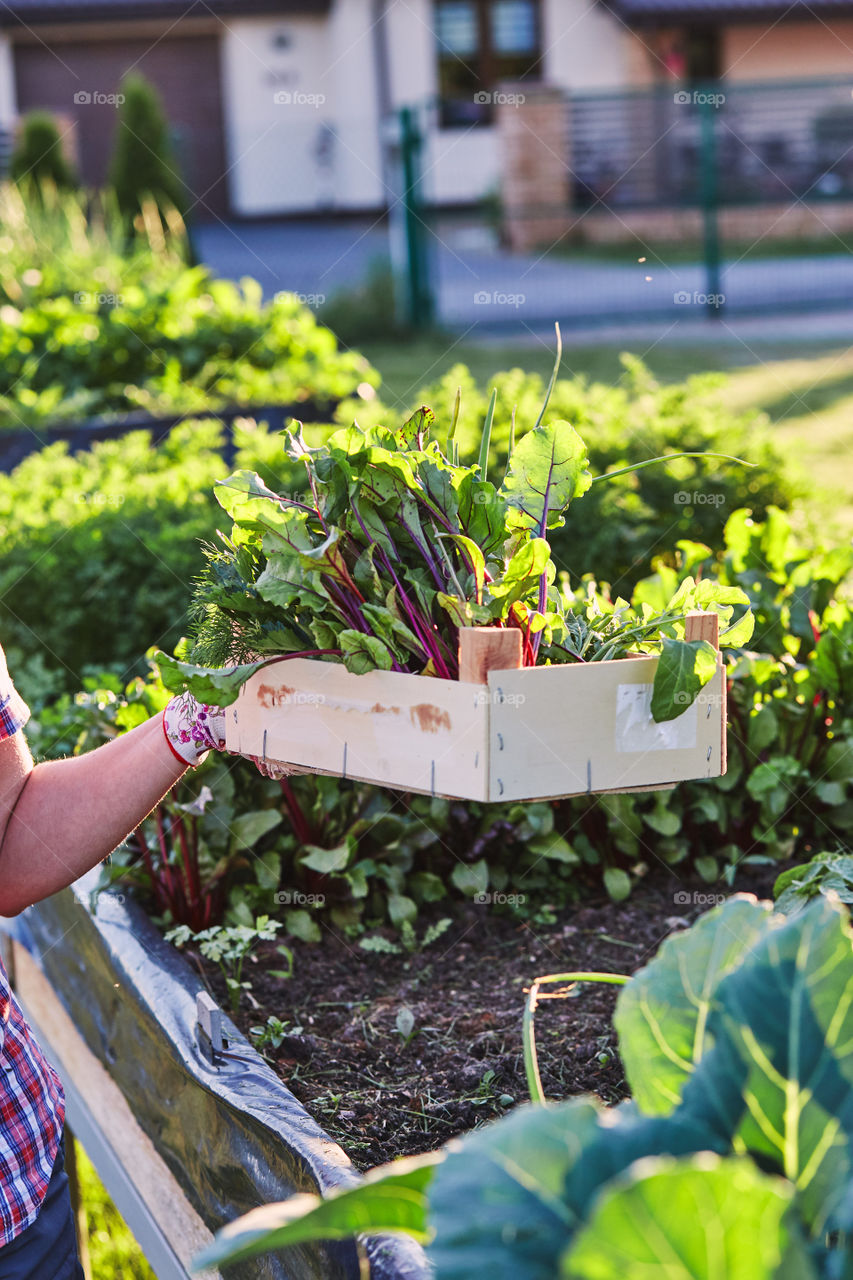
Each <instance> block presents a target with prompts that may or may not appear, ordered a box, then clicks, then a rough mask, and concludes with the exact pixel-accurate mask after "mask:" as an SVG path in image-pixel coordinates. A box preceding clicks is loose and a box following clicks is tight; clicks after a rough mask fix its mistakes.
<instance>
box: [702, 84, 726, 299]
mask: <svg viewBox="0 0 853 1280" xmlns="http://www.w3.org/2000/svg"><path fill="white" fill-rule="evenodd" d="M714 98H715V95H714V94H712V93H702V94H700V96H699V100H698V103H697V105H698V107H699V124H700V139H701V146H700V152H699V156H700V159H699V163H700V165H701V175H700V181H701V196H702V229H703V239H704V249H705V294H706V296H707V299H708V300H707V302H706V303H705V306H706V308H707V310H708V314H709V315H712V316H721V315H722V312H723V303H722V301H720V299H721V298H722V290H721V288H720V228H719V218H718V211H719V194H718V191H717V148H716V136H715V133H714V111H715V110H716V107H715V104H714Z"/></svg>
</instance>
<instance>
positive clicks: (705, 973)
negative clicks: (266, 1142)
mask: <svg viewBox="0 0 853 1280" xmlns="http://www.w3.org/2000/svg"><path fill="white" fill-rule="evenodd" d="M851 941H853V939H851V930H850V921H849V917H848V913H847V909H846V908H845V907H844V906H842V905H841V904H840V903H839V902H838V901H837V900H836V901H832V900H828V899H826V898H821V899H820V901H818V902H815V903H812V904H811V905H810V906H808V907H807V908H806V909H805V910H802V911H800V912H799V913H798V914H796V915H794V916H792V917H790V918H788V919H786V918H785V917H784V916H781V915H776V914H773V913H772V912H771V909H770V907H769V905H768V904H767V903H760V902H757V901H755V899H754V898H750V897H745V896H739V897H736V898H732V899H730V900H729V901H728V902H726V903H724V904H723V905H722V906H719V907H717V908H715V909H714V910H713V911H710V912H708V914H707V915H704V916H703V917H701V918H700V920H699V921H698V922H697V923H696V924H695V925H694V926H693V927H692V928H691V929H690V930H689V931H687V932H685V933H680V934H677V935H675V936H673V937H671V938H669V939H668V940H667V941H666V942H665V943H664V945H663V946H662V947H661V949H660V951H659V953H658V955H657V956H656V957H655V958H654V960H652V962H651V963H650V964H649V965H647V966H646V967H645V968H644V969H641V970H640V971H639V972H637V973H636V974H634V976H633V977H632V978H630V979H628V980H626V981H625V985H624V986H623V989H622V991H621V993H620V997H619V1001H618V1004H617V1008H616V1017H615V1023H616V1029H617V1031H618V1033H619V1048H620V1054H621V1057H622V1060H623V1062H624V1065H625V1071H626V1074H627V1077H628V1082H629V1084H630V1086H631V1089H632V1093H633V1099H632V1100H631V1101H630V1102H627V1103H624V1104H622V1105H620V1106H618V1107H615V1108H612V1109H610V1110H608V1109H605V1108H603V1107H602V1106H601V1105H600V1104H599V1102H598V1101H597V1099H594V1098H576V1099H573V1100H571V1101H569V1102H564V1103H560V1104H558V1105H546V1106H542V1105H535V1106H528V1107H522V1108H519V1109H517V1110H516V1111H514V1112H513V1113H512V1114H511V1115H509V1116H507V1117H505V1118H502V1119H500V1120H498V1121H496V1122H495V1123H493V1124H489V1125H486V1126H484V1127H482V1128H480V1129H477V1130H476V1131H475V1132H473V1133H471V1134H468V1135H467V1136H466V1137H465V1138H464V1139H463V1140H462V1141H461V1142H460V1141H455V1142H453V1143H451V1144H449V1145H448V1146H447V1147H445V1148H442V1149H441V1150H439V1151H437V1152H432V1153H430V1154H428V1155H426V1156H417V1157H414V1158H411V1159H405V1160H398V1161H394V1162H393V1163H391V1164H389V1165H385V1166H383V1167H382V1168H379V1169H376V1170H374V1171H373V1172H371V1173H370V1174H368V1175H367V1177H365V1178H364V1179H363V1180H362V1181H361V1182H360V1183H359V1184H358V1185H356V1186H354V1187H350V1188H344V1189H341V1190H338V1191H335V1192H332V1193H331V1194H330V1195H329V1196H328V1197H327V1198H325V1199H321V1198H320V1197H318V1196H304V1195H303V1196H297V1197H295V1198H294V1199H292V1200H289V1201H285V1202H284V1203H281V1204H271V1205H268V1206H265V1207H263V1208H260V1209H255V1210H253V1211H252V1212H251V1213H249V1214H247V1215H246V1216H245V1217H243V1218H240V1219H238V1220H237V1221H236V1222H234V1223H232V1224H231V1225H230V1226H228V1227H226V1228H224V1230H222V1231H220V1232H219V1234H218V1235H217V1238H216V1240H215V1241H214V1243H213V1244H212V1245H211V1246H210V1247H209V1248H208V1249H206V1250H205V1252H204V1254H203V1255H202V1257H201V1258H199V1259H198V1260H197V1265H199V1266H201V1265H204V1266H222V1265H223V1264H226V1263H233V1262H237V1261H242V1260H246V1259H249V1258H252V1257H256V1256H258V1255H259V1254H263V1253H266V1252H268V1251H271V1250H277V1249H284V1248H288V1247H290V1246H293V1245H297V1246H302V1247H304V1245H305V1244H306V1242H308V1241H314V1240H329V1239H347V1238H352V1237H353V1236H356V1235H373V1234H383V1233H385V1232H389V1231H390V1232H395V1231H403V1232H407V1233H409V1234H410V1235H412V1236H414V1237H416V1238H417V1239H419V1240H421V1241H423V1242H424V1243H426V1244H427V1252H428V1255H429V1260H430V1263H431V1264H432V1267H433V1268H434V1274H435V1276H436V1280H461V1278H462V1277H467V1276H475V1275H477V1276H478V1275H483V1274H486V1273H488V1274H489V1275H490V1276H492V1277H493V1278H494V1280H515V1277H517V1276H524V1277H525V1280H553V1277H558V1276H561V1277H566V1280H626V1278H627V1280H641V1277H649V1276H659V1275H660V1276H664V1275H665V1276H667V1277H670V1280H695V1278H696V1277H703V1278H705V1280H724V1278H725V1280H728V1278H729V1277H735V1276H736V1277H739V1278H740V1280H788V1278H790V1280H794V1278H795V1277H796V1280H817V1277H822V1278H825V1280H841V1278H842V1277H845V1276H849V1275H850V1274H851V1266H852V1265H853V1247H851V1230H852V1229H853V1067H851V1061H850V1054H849V1052H848V1050H847V1046H848V1044H849V1042H850V1037H851V1035H853V1006H851V1002H850V999H849V992H850V989H851V985H853V945H851ZM557 976H558V975H554V977H555V978H556V977H557ZM559 976H561V977H563V978H565V979H569V980H570V979H578V978H581V979H583V978H606V979H609V980H611V981H613V980H615V981H620V980H622V979H620V977H619V976H617V975H610V974H608V975H593V974H590V975H568V974H567V975H559ZM540 981H543V980H540ZM570 990H571V988H569V989H568V990H566V991H564V994H568V993H569V991H570Z"/></svg>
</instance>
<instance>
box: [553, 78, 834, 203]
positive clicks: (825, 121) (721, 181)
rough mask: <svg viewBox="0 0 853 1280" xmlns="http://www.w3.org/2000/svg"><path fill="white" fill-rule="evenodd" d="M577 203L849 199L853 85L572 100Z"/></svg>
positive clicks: (698, 89)
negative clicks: (709, 193)
mask: <svg viewBox="0 0 853 1280" xmlns="http://www.w3.org/2000/svg"><path fill="white" fill-rule="evenodd" d="M567 109H568V111H569V118H570V136H571V153H570V156H569V157H568V159H569V164H570V167H571V171H572V174H573V176H574V199H573V203H574V204H575V206H576V207H578V208H584V207H588V206H590V205H591V204H593V203H595V202H597V201H602V200H603V201H606V203H607V204H608V205H609V206H611V207H618V208H642V207H659V206H679V205H681V206H683V205H696V204H701V203H702V202H703V200H704V199H705V192H706V190H707V186H708V173H709V171H711V172H712V174H713V181H714V183H715V186H716V199H717V201H718V202H719V203H721V204H753V203H775V202H778V201H785V200H790V199H808V200H820V199H839V198H843V197H853V97H851V83H850V79H849V77H848V78H845V79H844V80H840V79H839V80H835V79H832V80H820V81H787V82H780V81H774V82H768V83H766V84H765V83H751V84H737V83H734V84H730V83H729V82H727V81H719V82H714V83H706V84H701V85H696V86H691V87H689V88H683V89H678V88H672V87H670V88H667V89H652V90H643V91H641V92H636V93H621V94H589V95H583V96H574V95H573V96H572V97H571V98H570V99H569V100H568V102H567Z"/></svg>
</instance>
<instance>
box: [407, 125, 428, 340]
mask: <svg viewBox="0 0 853 1280" xmlns="http://www.w3.org/2000/svg"><path fill="white" fill-rule="evenodd" d="M422 147H423V137H422V136H421V132H420V130H419V129H418V123H417V119H416V116H415V111H414V108H413V107H401V108H400V164H401V171H402V180H403V193H402V204H403V215H404V232H405V239H406V311H407V317H406V318H407V320H408V323H409V325H410V326H411V327H412V328H413V329H429V328H431V326H432V322H433V315H434V308H433V297H432V290H431V288H430V279H429V262H428V255H427V228H426V223H425V221H424V216H423V211H422V208H421V203H420V196H419V193H418V185H419V182H420V155H421V148H422Z"/></svg>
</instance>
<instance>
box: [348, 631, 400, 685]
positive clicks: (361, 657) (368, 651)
mask: <svg viewBox="0 0 853 1280" xmlns="http://www.w3.org/2000/svg"><path fill="white" fill-rule="evenodd" d="M338 644H339V645H340V647H341V649H342V650H343V655H344V663H345V664H346V668H347V671H352V672H353V673H354V674H355V675H357V676H363V675H365V674H366V673H367V672H368V671H375V670H377V669H378V670H379V671H390V670H391V667H392V666H393V662H394V660H393V658H392V656H391V652H390V650H389V649H388V646H387V645H385V644H383V643H382V641H381V640H379V639H377V638H376V636H368V635H364V634H363V633H362V632H361V631H353V630H350V629H347V630H346V631H342V632H341V633H340V635H339V636H338Z"/></svg>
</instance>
